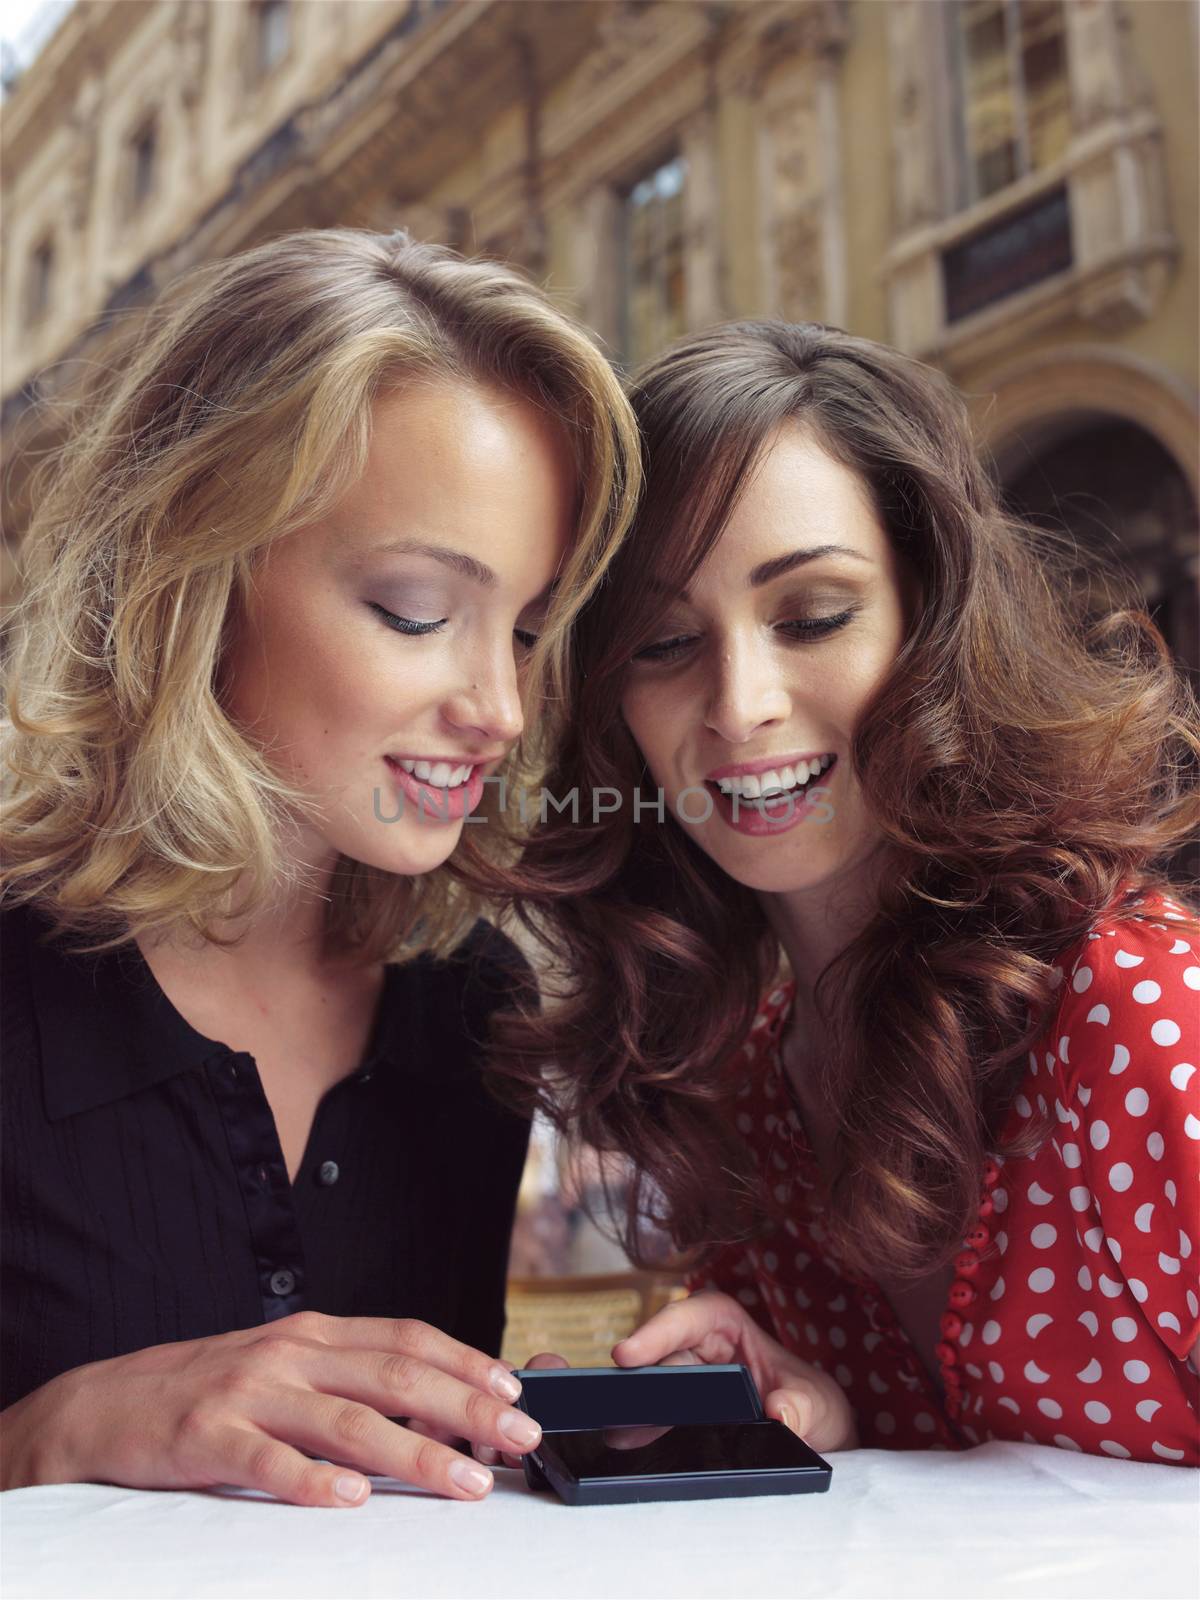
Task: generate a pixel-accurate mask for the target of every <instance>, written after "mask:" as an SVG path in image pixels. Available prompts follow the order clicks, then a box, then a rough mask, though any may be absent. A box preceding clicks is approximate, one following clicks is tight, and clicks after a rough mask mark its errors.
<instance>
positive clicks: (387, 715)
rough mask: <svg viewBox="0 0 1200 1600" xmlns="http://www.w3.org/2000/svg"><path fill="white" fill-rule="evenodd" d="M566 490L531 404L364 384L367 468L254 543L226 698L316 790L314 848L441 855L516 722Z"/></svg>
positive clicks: (389, 859) (558, 442)
mask: <svg viewBox="0 0 1200 1600" xmlns="http://www.w3.org/2000/svg"><path fill="white" fill-rule="evenodd" d="M574 496H575V481H574V472H573V468H572V465H571V461H570V457H569V454H568V450H567V446H566V442H565V439H564V438H563V437H562V436H561V433H560V430H559V429H558V428H557V427H556V425H555V424H554V423H553V421H552V420H551V419H549V418H548V417H547V416H546V415H545V414H544V413H542V412H540V411H538V410H536V409H535V408H534V407H533V406H532V405H530V404H528V403H527V402H525V401H523V400H521V399H517V398H515V397H514V396H512V395H510V394H508V393H506V392H504V391H501V390H498V389H493V388H490V387H484V386H481V385H476V384H468V383H450V382H442V383H438V384H432V383H430V384H426V385H423V386H421V387H418V388H415V389H410V390H406V391H403V392H399V393H395V394H391V395H388V396H386V397H384V398H381V399H380V400H378V401H377V402H376V404H375V406H374V410H373V432H372V441H371V447H370V455H369V458H368V461H367V465H366V470H365V472H364V473H363V475H362V477H361V478H360V479H359V480H358V482H357V483H355V484H354V485H353V487H351V488H350V489H349V490H348V491H347V493H346V494H345V495H344V496H343V497H342V499H341V500H340V501H339V503H338V504H337V505H336V506H335V507H334V508H333V509H332V510H331V511H330V512H329V513H328V515H326V516H324V517H322V518H321V519H320V521H318V522H315V523H313V524H312V525H311V526H309V527H307V528H305V529H302V530H301V531H299V532H298V533H295V534H293V535H290V536H288V537H286V538H284V539H282V540H281V541H280V542H279V543H278V544H277V545H275V546H273V547H272V548H271V550H270V551H269V552H268V554H267V556H266V558H265V560H264V562H263V564H262V566H261V567H260V569H259V572H258V576H257V579H256V593H255V598H254V603H253V605H252V606H251V607H250V608H249V610H248V612H247V613H246V614H245V615H244V616H242V617H240V618H239V621H238V624H237V631H236V636H235V638H234V641H233V643H232V645H231V647H230V649H229V651H228V653H227V656H226V659H225V661H224V663H223V670H222V675H221V676H222V700H223V703H224V704H225V707H226V709H227V711H228V712H229V714H230V715H231V716H232V717H233V719H234V720H235V721H236V722H237V723H238V724H239V725H240V726H241V727H242V728H243V730H244V731H245V732H247V733H248V734H249V735H250V737H252V738H253V739H254V740H255V741H256V742H257V743H259V744H260V745H261V746H262V747H263V749H264V751H265V753H266V754H267V756H268V759H269V760H270V761H271V764H272V766H273V767H274V768H275V770H277V771H279V772H280V773H281V775H282V776H284V777H285V778H286V779H287V780H289V781H290V782H291V783H293V784H294V785H296V786H297V787H299V788H300V789H302V790H303V791H304V792H305V793H306V794H307V795H309V796H311V798H312V802H313V803H312V806H311V809H310V810H309V811H308V812H307V813H306V815H305V816H304V817H302V818H299V819H297V820H298V823H299V826H300V829H301V834H302V839H301V851H302V854H303V855H304V857H305V858H306V859H308V860H309V861H310V864H314V865H316V864H321V865H325V866H328V865H332V861H333V858H334V856H335V855H336V854H341V855H344V856H347V857H349V858H350V859H352V860H354V861H362V862H366V863H368V864H370V865H372V866H375V867H379V868H381V869H382V870H384V871H387V872H395V873H404V874H414V873H421V872H429V871H430V870H432V869H433V868H435V867H437V866H440V865H441V864H442V862H444V861H445V860H446V858H447V857H448V856H449V855H450V853H451V851H452V850H453V849H454V846H455V844H456V843H457V842H458V839H459V837H460V835H461V833H462V830H463V827H464V818H465V817H466V816H467V815H469V814H470V812H471V811H472V810H473V809H474V808H475V807H476V806H477V805H478V804H479V801H480V799H481V797H482V795H483V792H484V791H483V779H484V778H485V777H486V776H488V775H490V774H491V773H492V772H494V770H495V769H496V767H497V766H498V764H499V763H500V761H501V759H502V758H503V757H504V756H505V755H506V754H507V753H508V751H509V750H510V749H511V747H512V745H513V743H514V742H515V740H516V739H517V737H518V735H519V734H520V733H521V730H522V725H523V717H522V703H521V676H522V664H523V660H524V658H525V657H526V655H527V653H528V651H529V649H530V647H531V645H532V643H533V641H534V640H535V639H536V636H537V633H538V630H539V627H540V626H541V623H542V619H543V613H544V610H545V607H546V604H547V602H548V591H549V587H550V585H551V583H552V581H553V579H554V576H555V572H556V570H557V568H558V566H559V563H560V561H561V560H562V558H563V555H564V553H565V551H566V549H567V546H568V542H569V538H570V533H571V526H572V518H573V504H574Z"/></svg>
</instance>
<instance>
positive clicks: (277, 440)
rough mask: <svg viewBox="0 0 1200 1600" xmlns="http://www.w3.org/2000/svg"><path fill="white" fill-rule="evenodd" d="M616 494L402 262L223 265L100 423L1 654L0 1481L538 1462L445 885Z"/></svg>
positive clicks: (359, 244) (295, 1477)
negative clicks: (515, 1455)
mask: <svg viewBox="0 0 1200 1600" xmlns="http://www.w3.org/2000/svg"><path fill="white" fill-rule="evenodd" d="M636 476H637V449H636V437H635V434H634V432H633V429H632V423H631V419H630V416H629V412H628V407H627V404H626V402H625V400H624V398H623V396H622V394H621V392H620V389H619V387H618V386H617V385H616V383H615V381H614V379H613V377H612V375H611V372H610V370H609V368H608V366H607V364H606V362H605V361H604V359H603V358H602V357H601V355H600V354H599V353H598V352H597V350H596V349H595V348H594V346H593V345H592V343H591V342H590V340H589V339H588V338H587V337H586V336H585V335H584V334H583V333H582V332H581V331H580V330H579V329H578V328H577V327H575V326H574V325H573V324H571V323H570V322H569V321H568V320H567V319H566V318H565V317H563V316H562V315H560V314H559V313H558V312H557V311H556V310H555V309H554V308H553V307H552V306H551V305H550V304H549V302H548V301H547V300H546V299H545V297H544V296H543V295H542V294H541V293H539V292H538V291H537V290H535V289H533V288H532V287H531V286H530V285H529V284H528V283H526V282H525V281H524V280H523V279H522V278H520V277H519V276H518V275H517V274H516V273H514V272H512V271H509V270H507V269H505V268H502V267H499V266H496V265H493V264H485V263H472V262H467V261H464V260H462V259H461V258H459V257H456V256H455V255H454V254H453V253H451V252H449V251H445V250H440V249H437V248H435V247H431V246H425V245H420V244H416V243H413V242H412V241H410V240H409V239H408V238H407V237H406V236H405V235H403V234H397V235H393V236H384V235H380V234H372V233H366V232H356V231H352V230H331V231H327V232H315V231H314V232H303V233H297V234H293V235H290V236H288V237H284V238H281V239H278V240H275V241H273V242H270V243H267V244H264V245H261V246H259V247H257V248H255V249H252V250H250V251H248V252H247V253H246V254H244V255H241V256H238V257H237V258H235V259H233V260H230V261H226V262H222V263H217V264H215V265H212V266H207V267H204V268H202V269H200V270H199V271H197V272H195V273H194V274H192V275H191V276H190V277H188V278H187V279H185V280H184V281H182V282H181V283H179V284H178V285H177V286H176V287H175V288H174V289H173V290H172V291H171V292H170V294H169V296H168V298H167V300H166V302H165V303H164V304H163V305H162V306H161V307H159V308H156V309H155V311H154V312H153V314H152V316H151V318H150V320H149V324H148V327H147V329H146V330H145V332H144V334H143V335H142V336H141V340H140V343H139V345H138V347H137V348H136V349H133V350H131V351H130V352H129V353H128V355H127V357H126V358H125V359H123V360H122V361H121V362H120V363H119V364H118V365H116V366H115V367H114V370H113V373H112V377H111V381H110V383H109V386H108V389H107V392H106V393H105V394H104V395H103V396H101V397H98V398H96V399H94V400H93V402H92V404H91V405H90V406H89V407H88V408H87V409H85V410H84V411H83V412H82V413H81V417H80V422H79V425H78V427H77V430H76V432H75V433H74V435H73V437H72V439H71V440H70V442H69V443H68V445H67V446H66V448H65V450H64V452H63V453H62V455H61V457H60V458H59V459H57V460H56V461H55V462H53V463H52V464H51V467H50V469H49V471H48V473H47V475H46V478H45V480H44V493H43V495H42V497H41V498H40V499H39V501H38V508H37V514H36V516H35V519H34V522H33V525H32V527H31V528H30V530H29V532H28V534H27V536H26V540H25V542H24V545H23V548H22V552H21V555H22V565H23V567H24V569H25V578H26V592H25V599H24V603H23V612H22V615H21V617H20V618H19V621H18V627H17V634H16V639H15V642H14V646H13V651H12V656H11V660H10V663H9V695H8V704H9V715H10V722H9V726H8V727H7V729H6V745H5V753H6V760H7V769H8V779H7V809H6V818H5V822H4V834H3V844H4V880H3V882H4V906H5V909H4V912H3V919H2V922H3V961H4V972H3V980H4V1018H3V1032H4V1050H5V1061H4V1069H5V1070H4V1115H3V1126H4V1163H3V1184H4V1225H3V1403H4V1406H5V1408H6V1409H5V1412H4V1426H3V1435H4V1465H3V1486H4V1487H6V1488H9V1487H13V1486H16V1485H22V1484H33V1483H44V1482H62V1481H70V1480H76V1479H78V1480H82V1479H99V1480H103V1481H107V1482H115V1483H121V1484H130V1485H134V1486H138V1487H149V1488H170V1487H191V1486H202V1485H206V1484H215V1483H230V1484H236V1485H243V1486H247V1487H252V1488H258V1489H263V1490H267V1491H269V1492H271V1493H273V1494H275V1495H278V1496H279V1497H280V1498H283V1499H286V1500H292V1501H295V1502H297V1503H300V1504H305V1505H322V1506H333V1505H338V1504H355V1503H361V1502H362V1501H363V1499H364V1498H365V1496H366V1495H367V1493H368V1489H369V1485H368V1482H367V1478H366V1476H365V1474H367V1473H372V1472H374V1473H386V1474H391V1475H394V1476H396V1477H399V1478H404V1479H407V1480H408V1481H410V1482H412V1483H414V1484H417V1485H420V1486H422V1487H424V1488H428V1489H433V1490H436V1491H438V1492H440V1493H443V1494H447V1495H450V1496H453V1497H456V1498H459V1499H477V1498H479V1497H480V1496H481V1495H483V1494H485V1493H486V1492H487V1491H488V1489H489V1488H490V1486H491V1475H490V1473H488V1472H487V1471H485V1470H484V1469H482V1468H481V1467H480V1466H479V1465H478V1463H477V1462H473V1461H472V1460H470V1458H469V1456H468V1455H466V1454H464V1453H462V1452H461V1451H460V1450H458V1449H456V1448H453V1447H452V1443H451V1441H459V1442H461V1441H462V1440H464V1439H465V1440H467V1441H470V1442H473V1443H479V1442H481V1441H486V1442H490V1443H493V1444H496V1443H500V1442H505V1441H507V1447H508V1448H510V1449H517V1450H522V1449H526V1448H528V1447H529V1446H531V1445H532V1444H533V1443H535V1442H536V1439H537V1437H538V1433H537V1429H536V1426H532V1425H531V1421H530V1419H529V1418H528V1417H526V1416H525V1415H524V1414H523V1413H521V1412H519V1411H518V1410H517V1409H516V1408H514V1407H513V1406H512V1404H511V1402H512V1401H513V1400H514V1399H516V1397H517V1395H518V1394H519V1384H518V1383H517V1382H516V1381H515V1380H514V1379H513V1378H512V1377H511V1375H510V1373H509V1370H508V1368H507V1366H505V1365H504V1364H503V1363H500V1362H498V1361H497V1359H496V1356H497V1352H498V1350H499V1346H500V1336H501V1330H502V1326H503V1307H504V1284H505V1265H506V1260H507V1254H508V1243H509V1226H510V1222H511V1219H512V1214H513V1206H514V1200H515V1195H516V1188H517V1183H518V1179H519V1177H520V1173H521V1168H522V1163H523V1159H524V1153H525V1146H526V1137H527V1132H528V1128H527V1124H526V1123H525V1121H524V1120H523V1119H521V1118H519V1117H515V1116H513V1115H511V1114H510V1113H507V1112H505V1111H503V1110H502V1109H501V1108H500V1107H498V1106H497V1105H496V1103H495V1102H494V1101H493V1100H492V1099H491V1098H490V1097H489V1096H488V1095H487V1094H486V1093H485V1092H484V1090H483V1088H482V1085H481V1077H480V1050H481V1041H482V1039H483V1035H484V1030H485V1024H486V1019H487V1017H488V1015H489V1013H490V1012H491V1011H492V1009H493V1008H495V1007H496V1006H497V1005H505V1004H511V1003H512V1002H513V999H514V996H515V994H516V990H517V988H518V987H519V986H520V985H521V984H522V982H523V980H522V970H523V965H524V964H523V963H522V962H521V960H520V958H519V957H518V956H517V953H516V951H515V948H514V947H513V946H512V945H511V944H510V943H509V942H508V941H507V940H506V939H504V938H503V937H502V936H501V935H499V934H498V933H497V932H496V931H495V930H494V929H492V928H491V927H490V926H489V925H488V924H487V923H486V922H483V921H477V920H476V917H477V909H478V908H477V906H476V904H475V902H474V901H473V900H472V899H471V898H470V897H469V896H468V895H466V894H465V893H463V892H461V890H460V889H459V888H458V887H457V886H456V883H455V881H454V879H453V878H452V876H451V873H452V870H453V869H452V866H451V863H452V860H453V859H454V858H456V857H457V856H458V855H460V854H462V853H463V852H464V850H467V851H470V852H473V853H474V854H476V855H480V856H484V857H486V856H487V855H489V854H493V853H497V852H500V851H502V850H503V849H504V848H505V847H506V842H505V836H504V834H503V831H502V829H501V828H500V827H499V825H498V824H495V814H496V812H497V807H496V805H495V793H494V790H491V789H489V787H488V785H487V780H488V779H490V778H501V777H505V776H511V775H512V774H513V773H514V772H517V771H521V770H523V767H524V765H525V764H527V763H528V762H529V761H531V760H533V759H535V758H536V757H537V756H538V751H539V741H538V740H537V739H534V738H533V735H534V734H538V733H541V734H547V733H552V731H553V729H552V726H551V725H550V724H547V723H545V722H543V724H542V727H541V728H540V729H539V728H538V727H537V725H536V724H534V723H531V725H530V726H529V727H528V728H527V727H526V716H527V714H528V715H529V716H530V717H531V718H533V717H535V716H537V715H538V714H539V712H540V708H541V707H542V704H543V700H544V699H546V698H547V686H548V691H549V693H548V698H549V702H550V704H551V705H553V704H554V703H555V700H556V698H557V695H556V692H555V688H554V686H555V684H556V683H557V682H558V680H559V679H560V678H561V675H562V663H563V660H564V655H565V651H566V648H567V637H568V631H569V628H570V625H571V622H572V618H573V613H574V611H575V609H576V608H577V607H578V605H579V604H580V603H581V602H582V601H583V600H585V599H586V598H587V595H588V593H589V591H590V589H591V588H592V587H594V585H595V583H596V582H597V581H598V579H599V578H600V576H601V575H602V574H603V571H604V569H605V567H606V565H607V563H608V562H609V561H610V559H611V557H612V555H613V552H614V551H615V549H616V548H617V545H618V543H619V541H620V538H621V537H622V534H623V531H624V528H625V526H626V524H627V521H628V514H629V510H630V507H631V502H632V496H633V493H634V491H635V488H636ZM489 815H491V816H492V817H493V822H494V825H493V826H492V827H490V828H487V827H480V828H468V826H467V825H468V823H475V822H478V821H479V820H480V819H485V818H487V817H488V816H489ZM466 834H469V835H470V838H469V841H467V840H465V839H464V835H466ZM395 1418H400V1419H405V1420H406V1421H407V1423H408V1424H409V1425H408V1426H404V1425H402V1424H401V1423H400V1422H397V1421H395V1420H392V1419H395ZM313 1457H316V1458H317V1459H312V1458H313ZM329 1463H332V1464H329Z"/></svg>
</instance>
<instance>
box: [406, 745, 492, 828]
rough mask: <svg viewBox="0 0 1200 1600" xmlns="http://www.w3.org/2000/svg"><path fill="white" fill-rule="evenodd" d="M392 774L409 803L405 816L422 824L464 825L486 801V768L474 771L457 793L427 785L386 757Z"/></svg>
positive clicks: (476, 768) (457, 789)
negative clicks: (467, 817)
mask: <svg viewBox="0 0 1200 1600" xmlns="http://www.w3.org/2000/svg"><path fill="white" fill-rule="evenodd" d="M383 759H384V761H385V762H386V763H387V768H388V771H389V772H390V773H391V775H392V778H393V780H394V781H395V784H396V788H397V789H398V790H399V792H400V795H401V797H402V798H403V800H404V802H405V806H404V809H405V812H406V813H407V814H408V815H409V816H412V817H415V818H416V820H417V822H418V823H424V824H428V823H437V822H461V821H462V819H463V818H464V817H466V816H470V814H471V812H472V811H474V810H475V807H476V806H477V805H478V804H479V802H480V801H481V800H482V799H483V778H484V773H483V766H482V764H477V765H476V766H474V767H473V768H472V769H471V776H470V777H469V778H468V779H467V781H466V783H460V784H459V785H458V787H457V788H456V789H442V788H439V787H438V785H437V784H433V783H423V782H422V781H421V779H420V778H418V777H416V776H415V775H414V774H413V773H411V772H405V770H404V768H403V767H402V766H400V764H399V763H398V762H396V761H393V760H392V758H391V756H384V758H383Z"/></svg>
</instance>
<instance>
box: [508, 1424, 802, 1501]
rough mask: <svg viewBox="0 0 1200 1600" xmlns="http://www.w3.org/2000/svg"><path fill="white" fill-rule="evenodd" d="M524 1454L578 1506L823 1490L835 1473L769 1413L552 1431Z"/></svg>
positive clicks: (533, 1478) (537, 1473)
mask: <svg viewBox="0 0 1200 1600" xmlns="http://www.w3.org/2000/svg"><path fill="white" fill-rule="evenodd" d="M530 1457H532V1460H530ZM525 1459H526V1461H527V1462H529V1464H530V1466H531V1467H532V1468H533V1471H532V1472H530V1473H527V1481H529V1482H531V1483H532V1484H533V1485H534V1486H535V1487H543V1486H545V1487H548V1488H551V1489H553V1490H554V1491H555V1493H556V1494H557V1495H558V1497H559V1499H560V1500H562V1501H564V1502H565V1503H566V1504H567V1505H573V1506H585V1505H620V1504H625V1503H628V1502H630V1501H638V1500H709V1499H715V1498H718V1497H725V1496H740V1495H763V1494H821V1493H823V1492H824V1491H825V1490H827V1489H828V1488H829V1484H830V1480H831V1477H832V1468H831V1467H830V1465H829V1463H828V1462H827V1461H824V1460H822V1458H821V1457H820V1456H819V1455H817V1453H816V1452H815V1451H814V1450H811V1449H810V1448H809V1447H808V1445H806V1444H805V1443H804V1441H803V1440H802V1439H798V1438H797V1437H796V1435H795V1434H794V1433H792V1432H791V1431H790V1429H788V1428H785V1427H784V1425H783V1424H782V1423H781V1422H770V1421H764V1422H731V1423H718V1424H716V1425H709V1424H703V1423H701V1424H696V1423H688V1424H685V1425H683V1426H681V1427H671V1428H640V1429H590V1428H589V1429H583V1430H581V1431H579V1432H576V1433H552V1434H548V1435H545V1436H544V1437H543V1439H542V1442H541V1443H540V1444H539V1446H538V1448H537V1449H536V1450H533V1451H531V1452H530V1454H529V1456H527V1457H526V1458H525ZM539 1478H540V1479H541V1480H543V1482H539V1481H538V1480H539Z"/></svg>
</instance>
